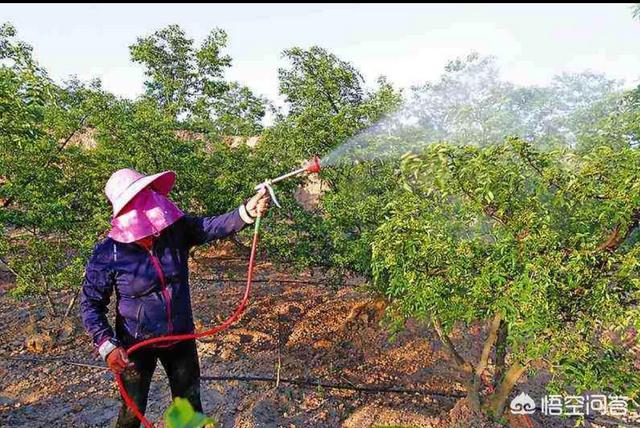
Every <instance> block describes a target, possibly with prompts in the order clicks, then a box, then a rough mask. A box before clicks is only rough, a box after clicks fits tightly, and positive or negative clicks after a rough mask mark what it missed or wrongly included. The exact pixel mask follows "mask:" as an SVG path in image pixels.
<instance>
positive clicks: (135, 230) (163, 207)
mask: <svg viewBox="0 0 640 428" xmlns="http://www.w3.org/2000/svg"><path fill="white" fill-rule="evenodd" d="M183 215H184V213H183V212H182V211H180V209H179V208H178V207H177V206H176V205H175V204H174V203H173V202H171V201H170V200H169V198H167V197H166V196H164V195H162V194H160V193H158V192H156V191H154V190H152V189H150V188H148V187H147V188H145V189H143V190H141V191H140V192H139V193H138V194H137V195H136V196H135V197H134V198H133V199H132V200H131V201H130V202H129V203H128V204H127V205H126V206H125V207H124V208H123V209H122V211H120V213H119V214H118V215H117V216H116V217H114V218H113V220H111V231H110V232H109V237H110V238H112V239H114V240H116V241H118V242H124V243H129V242H134V241H137V240H139V239H142V238H145V237H147V236H151V235H155V236H157V235H159V234H160V232H161V231H162V230H163V229H166V228H167V227H169V226H171V225H172V224H173V223H175V222H176V221H178V220H179V219H180V218H181V217H182V216H183Z"/></svg>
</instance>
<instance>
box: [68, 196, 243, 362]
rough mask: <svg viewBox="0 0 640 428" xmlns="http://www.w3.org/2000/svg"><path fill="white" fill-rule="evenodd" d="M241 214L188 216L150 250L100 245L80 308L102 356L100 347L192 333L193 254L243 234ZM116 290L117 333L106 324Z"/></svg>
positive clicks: (109, 241) (111, 243)
mask: <svg viewBox="0 0 640 428" xmlns="http://www.w3.org/2000/svg"><path fill="white" fill-rule="evenodd" d="M242 209H244V206H242V207H241V208H240V209H236V210H234V211H231V212H229V213H227V214H223V215H221V216H218V217H191V216H184V217H182V218H181V219H180V220H178V221H177V222H176V223H174V224H173V225H171V226H169V227H168V228H166V229H164V230H163V231H162V233H161V234H160V236H159V237H158V238H156V240H155V242H154V244H153V248H152V250H151V251H148V250H147V249H145V248H144V247H142V246H141V245H139V244H136V243H129V244H124V243H121V242H117V241H114V240H113V239H111V238H106V239H104V240H103V241H101V242H100V243H98V245H96V247H95V249H94V251H93V256H92V257H91V259H90V261H89V263H88V264H87V267H86V272H85V278H84V281H83V284H82V293H81V299H80V308H81V312H82V322H83V324H84V327H85V329H86V330H87V332H88V333H89V334H90V335H91V336H92V338H93V341H94V343H95V344H96V346H98V347H99V348H101V349H100V351H101V352H100V353H101V354H103V352H102V351H103V348H105V347H104V346H102V345H108V346H107V348H109V349H107V351H110V349H112V348H113V347H114V346H124V347H129V346H131V345H132V344H134V343H136V342H140V341H142V340H144V339H147V338H150V337H156V336H164V335H167V334H181V333H192V332H193V331H194V325H193V316H192V313H191V299H190V295H189V269H188V265H187V261H188V257H189V249H190V248H191V247H193V246H194V245H200V244H204V243H207V242H209V241H212V240H214V239H217V238H224V237H226V236H228V235H230V234H232V233H234V232H238V231H240V230H241V229H243V228H244V227H245V226H246V224H247V222H245V221H244V220H243V218H245V219H247V215H246V212H243V213H242V216H241V213H240V211H241V210H242ZM248 219H250V217H249V218H248ZM114 290H115V292H116V305H117V310H116V322H115V332H114V330H113V329H112V328H111V326H110V325H109V322H108V320H107V305H108V304H109V301H110V299H111V295H112V293H113V291H114ZM107 353H108V352H107ZM104 356H105V355H103V357H104Z"/></svg>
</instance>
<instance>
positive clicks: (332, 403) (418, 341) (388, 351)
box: [0, 249, 594, 428]
mask: <svg viewBox="0 0 640 428" xmlns="http://www.w3.org/2000/svg"><path fill="white" fill-rule="evenodd" d="M195 260H197V262H193V263H192V279H191V285H192V299H193V303H194V314H195V317H196V324H197V326H198V328H199V329H200V328H205V327H209V326H211V325H214V324H217V323H219V322H220V321H222V320H223V319H224V318H226V317H227V316H228V315H229V314H230V313H231V312H232V311H233V309H234V308H235V307H236V305H237V303H238V301H239V299H240V297H241V295H242V292H243V290H244V282H243V281H242V279H243V278H244V277H245V275H246V272H245V270H246V258H245V255H244V254H238V253H237V252H228V251H225V250H220V249H217V250H207V251H202V252H201V253H200V254H199V257H197V258H196V259H195ZM256 277H257V280H258V281H257V282H256V283H255V286H254V291H253V293H252V296H251V302H250V305H249V307H248V308H247V310H246V312H245V313H244V315H243V316H242V318H241V319H240V321H239V322H238V323H236V324H235V325H234V326H232V327H231V328H230V329H229V330H227V331H225V332H223V333H221V334H219V335H217V336H216V337H214V338H211V339H207V340H206V341H203V342H199V344H198V350H199V354H200V362H201V368H202V375H203V376H205V377H211V376H261V377H277V376H278V374H279V376H280V377H281V378H282V379H309V378H312V379H320V380H323V381H325V382H330V383H336V384H345V385H349V384H353V385H375V386H383V387H397V388H407V389H420V390H432V391H439V392H441V393H443V394H445V395H446V394H454V395H455V394H456V393H457V394H459V393H461V392H463V388H462V385H461V381H462V379H461V377H460V375H459V374H458V372H457V371H456V370H454V369H452V366H451V365H450V364H449V362H448V358H447V356H446V355H445V353H444V350H442V349H441V347H440V345H439V342H438V340H437V339H436V337H435V335H434V334H433V333H432V332H431V331H430V330H429V329H427V328H425V327H424V326H421V325H419V324H417V323H408V324H407V326H406V329H405V330H404V331H403V332H401V333H400V334H399V335H398V336H397V337H396V338H395V340H394V341H390V340H389V339H390V338H389V334H388V333H387V332H386V331H385V330H384V329H383V328H382V327H381V326H380V323H379V322H380V319H381V315H382V305H380V304H379V303H378V302H375V301H372V300H371V299H370V298H369V297H368V296H367V295H366V294H365V293H363V292H361V291H358V281H357V280H354V279H350V280H347V281H346V283H345V284H342V285H341V286H340V287H335V286H332V285H329V284H327V283H326V280H325V278H324V277H323V276H322V275H321V274H319V273H315V274H314V273H312V272H305V273H303V274H296V275H293V274H291V273H287V272H286V271H285V270H283V269H280V270H277V269H275V268H274V267H273V266H271V264H269V263H259V264H258V266H257V268H256ZM3 279H4V282H3V281H2V280H3ZM10 287H11V278H10V277H9V276H6V275H5V276H4V277H3V278H0V426H8V427H52V426H55V427H103V426H113V423H114V418H115V416H116V414H117V411H118V407H119V395H118V391H117V388H116V386H115V382H114V380H113V376H112V375H111V374H110V373H109V372H108V371H107V370H104V369H100V368H96V367H85V366H78V365H69V364H67V363H65V361H74V362H85V363H89V364H94V365H98V366H102V365H103V362H102V361H101V360H100V359H99V358H98V357H97V356H96V354H95V352H94V349H93V346H92V345H91V341H90V339H89V337H88V336H87V335H85V334H84V332H83V329H82V326H81V323H80V319H79V314H78V307H77V305H76V306H75V308H74V309H73V311H72V313H71V316H70V318H69V320H68V321H67V322H64V323H60V322H58V321H56V322H52V321H51V318H50V317H48V316H46V313H47V308H46V306H45V305H44V304H43V303H42V301H40V300H37V299H27V300H23V301H19V302H18V301H16V300H14V299H12V298H10V297H9V296H8V295H7V293H6V291H7V290H8V289H9V288H10ZM72 297H73V295H72V294H71V293H61V294H59V295H57V296H56V299H57V300H59V301H63V302H69V301H70V300H71V298H72ZM111 313H112V312H111ZM482 334H483V332H482V330H481V329H476V330H474V331H465V332H460V333H459V334H458V335H457V336H456V337H454V339H455V341H456V342H457V343H458V344H460V346H461V348H462V352H463V354H464V355H466V356H470V355H479V353H480V350H479V349H475V348H473V347H471V346H469V345H467V346H462V345H463V344H472V343H478V342H479V341H478V340H469V339H471V338H472V336H474V335H482ZM25 358H47V359H51V360H47V361H25V360H24V359H25ZM55 358H61V359H60V360H55ZM278 368H279V370H278ZM278 372H279V373H278ZM526 381H527V380H525V382H526ZM529 381H530V382H527V383H525V384H524V385H523V386H522V388H518V389H519V391H523V390H524V391H527V392H530V393H537V394H538V395H537V396H540V395H541V394H542V392H541V391H542V390H541V385H540V382H538V383H537V384H536V382H534V381H531V380H529ZM202 399H203V404H204V411H205V413H206V414H208V415H210V416H212V417H213V418H215V419H216V420H217V421H218V423H219V425H220V426H223V427H340V426H342V427H354V428H355V427H376V426H396V427H397V426H419V427H450V426H461V427H465V426H468V427H475V426H479V425H478V424H479V423H478V422H474V421H471V420H469V421H466V422H465V421H464V418H462V419H459V418H458V419H456V418H457V416H456V415H457V413H459V410H460V402H459V399H458V398H455V397H447V396H444V395H436V396H432V395H425V394H420V393H413V394H409V393H368V392H360V391H349V390H337V389H329V388H321V387H302V386H299V385H292V384H288V383H284V382H281V383H280V384H279V385H276V383H275V382H245V381H228V380H226V381H211V380H204V381H203V382H202ZM169 403H170V392H169V388H168V384H167V382H166V377H165V374H164V371H163V369H162V368H161V366H159V368H158V369H157V370H156V373H155V376H154V381H153V383H152V386H151V392H150V400H149V405H148V408H147V415H148V416H149V417H150V419H151V420H152V421H155V422H157V423H158V426H162V424H161V415H162V413H163V411H164V410H165V409H166V408H167V406H168V405H169ZM456 403H458V405H457V406H456ZM454 406H456V408H455V410H454V411H452V409H454ZM454 419H455V420H454ZM508 423H509V426H514V427H528V426H529V425H528V423H529V422H527V421H526V420H524V419H520V418H517V417H515V416H510V417H509V422H508ZM530 423H531V424H532V426H534V427H543V426H545V427H546V426H549V427H560V426H572V425H573V422H571V421H566V422H563V421H560V420H554V421H549V420H542V419H536V418H532V420H531V422H530ZM490 426H501V425H497V424H492V425H490ZM592 426H594V425H592Z"/></svg>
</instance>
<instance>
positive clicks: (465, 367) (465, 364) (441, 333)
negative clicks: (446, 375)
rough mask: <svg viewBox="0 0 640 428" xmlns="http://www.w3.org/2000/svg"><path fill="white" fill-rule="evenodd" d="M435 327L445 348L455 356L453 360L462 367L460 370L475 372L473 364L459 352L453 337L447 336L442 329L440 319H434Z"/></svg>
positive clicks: (469, 372)
mask: <svg viewBox="0 0 640 428" xmlns="http://www.w3.org/2000/svg"><path fill="white" fill-rule="evenodd" d="M433 327H434V328H435V330H436V333H437V334H438V338H439V339H440V341H441V342H442V344H443V345H444V347H445V349H446V350H447V353H448V354H449V355H450V356H451V357H452V358H453V361H454V363H455V364H456V366H458V368H460V370H462V371H463V372H465V373H468V374H473V367H472V366H471V364H469V363H468V362H467V361H465V359H464V358H462V356H461V355H460V354H459V353H458V351H457V350H456V348H455V346H454V345H453V342H451V339H450V338H449V336H447V334H446V333H445V332H444V331H443V330H442V324H440V321H438V320H436V319H434V320H433Z"/></svg>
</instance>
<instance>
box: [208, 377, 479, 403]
mask: <svg viewBox="0 0 640 428" xmlns="http://www.w3.org/2000/svg"><path fill="white" fill-rule="evenodd" d="M200 379H202V380H206V381H240V382H273V383H275V382H276V381H277V379H276V378H275V377H273V376H201V377H200ZM280 383H289V384H292V385H298V386H303V387H304V386H312V387H318V386H319V387H322V388H328V389H342V390H348V391H359V392H373V393H375V392H382V393H393V394H421V395H433V396H438V397H450V398H463V397H466V394H464V393H461V392H442V391H433V390H429V389H411V388H396V387H387V386H375V385H372V386H358V385H347V384H340V383H330V382H323V381H320V380H315V379H283V378H280Z"/></svg>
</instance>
